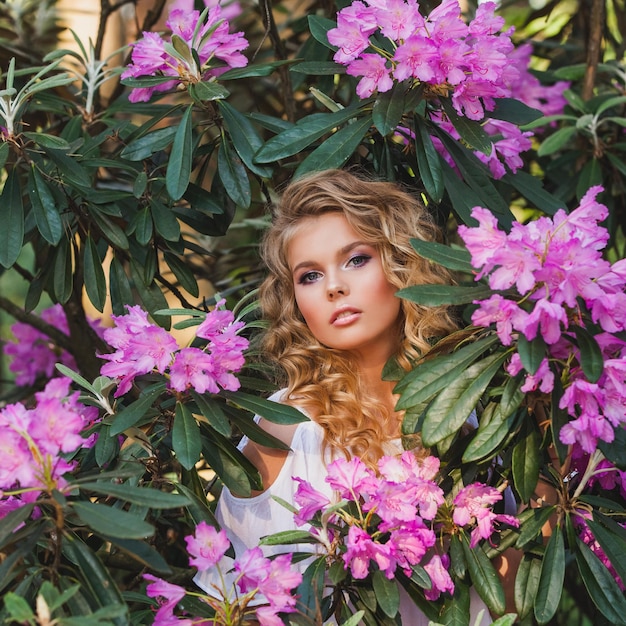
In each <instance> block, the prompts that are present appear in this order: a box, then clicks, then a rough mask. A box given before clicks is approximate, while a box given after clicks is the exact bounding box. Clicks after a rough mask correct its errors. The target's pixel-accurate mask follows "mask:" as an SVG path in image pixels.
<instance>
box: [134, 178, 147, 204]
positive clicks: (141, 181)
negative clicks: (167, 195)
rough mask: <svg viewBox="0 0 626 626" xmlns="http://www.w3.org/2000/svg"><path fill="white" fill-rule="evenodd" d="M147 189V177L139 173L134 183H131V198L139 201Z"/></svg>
mask: <svg viewBox="0 0 626 626" xmlns="http://www.w3.org/2000/svg"><path fill="white" fill-rule="evenodd" d="M147 187H148V175H147V174H146V173H145V172H139V173H138V174H137V178H135V182H134V183H133V196H135V198H137V199H139V198H141V196H143V194H144V193H145V191H146V188H147Z"/></svg>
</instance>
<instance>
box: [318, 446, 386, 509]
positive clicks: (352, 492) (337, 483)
mask: <svg viewBox="0 0 626 626" xmlns="http://www.w3.org/2000/svg"><path fill="white" fill-rule="evenodd" d="M326 482H327V483H328V484H329V485H330V486H331V487H332V488H333V489H335V490H336V491H338V492H339V495H340V497H342V498H347V499H354V498H358V497H359V496H360V495H366V494H371V493H373V492H374V491H375V490H376V488H377V487H378V479H377V478H376V476H375V475H374V472H372V470H370V469H369V468H368V467H367V465H365V463H363V461H361V459H359V457H356V456H355V457H352V458H351V459H350V460H349V461H346V460H345V459H337V460H336V461H333V462H332V463H331V464H330V465H329V466H328V476H327V477H326Z"/></svg>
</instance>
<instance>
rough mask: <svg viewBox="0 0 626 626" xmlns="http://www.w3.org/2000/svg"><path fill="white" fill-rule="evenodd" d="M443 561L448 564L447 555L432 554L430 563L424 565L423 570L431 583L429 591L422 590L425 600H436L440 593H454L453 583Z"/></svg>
mask: <svg viewBox="0 0 626 626" xmlns="http://www.w3.org/2000/svg"><path fill="white" fill-rule="evenodd" d="M444 560H445V561H447V562H448V563H449V560H450V559H449V557H448V555H443V556H439V555H438V554H433V556H432V557H431V559H430V561H428V563H426V565H424V569H425V570H426V573H427V574H428V576H429V577H430V580H431V582H432V587H431V588H430V589H424V596H425V597H426V599H427V600H431V601H434V600H437V598H439V596H440V595H441V594H442V593H446V592H447V593H450V594H452V593H454V583H453V582H452V578H451V577H450V573H449V572H448V569H447V564H446V563H444Z"/></svg>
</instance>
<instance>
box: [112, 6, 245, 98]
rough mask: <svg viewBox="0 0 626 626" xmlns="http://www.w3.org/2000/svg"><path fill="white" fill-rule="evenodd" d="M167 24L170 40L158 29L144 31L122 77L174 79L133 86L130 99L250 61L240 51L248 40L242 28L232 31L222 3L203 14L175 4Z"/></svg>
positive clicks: (212, 77) (206, 76)
mask: <svg viewBox="0 0 626 626" xmlns="http://www.w3.org/2000/svg"><path fill="white" fill-rule="evenodd" d="M165 24H166V26H167V28H168V29H169V31H170V32H171V36H170V38H169V40H166V39H164V38H163V37H162V36H161V35H159V34H158V33H152V32H144V33H143V38H142V39H140V40H139V41H138V42H136V43H135V44H133V51H132V55H131V61H132V63H131V64H130V65H128V67H127V68H126V69H125V70H124V72H123V73H122V79H124V78H137V77H140V76H164V77H168V76H170V77H171V78H172V80H171V81H166V82H164V83H161V84H159V85H153V86H150V87H137V88H134V89H133V90H132V91H131V93H130V96H129V100H130V101H131V102H147V101H148V100H149V99H150V97H151V96H152V94H153V93H154V92H155V91H169V90H171V89H173V88H175V87H176V86H177V85H179V84H183V85H186V84H190V83H191V84H193V83H198V82H201V81H208V80H211V79H215V77H217V76H219V75H220V74H222V73H224V72H225V71H226V70H227V69H229V68H233V67H244V66H245V65H247V63H248V59H247V58H246V57H245V56H244V55H243V54H242V53H241V51H242V50H245V49H246V48H247V47H248V41H247V40H246V38H245V37H244V36H243V33H242V32H238V33H230V32H229V29H230V26H229V23H228V21H227V20H226V19H224V18H223V16H222V10H221V8H220V6H219V5H216V6H213V7H210V8H207V9H206V10H205V11H203V12H202V14H200V12H199V11H185V10H183V9H180V8H174V9H173V10H172V11H170V14H169V17H168V19H167V21H166V23H165Z"/></svg>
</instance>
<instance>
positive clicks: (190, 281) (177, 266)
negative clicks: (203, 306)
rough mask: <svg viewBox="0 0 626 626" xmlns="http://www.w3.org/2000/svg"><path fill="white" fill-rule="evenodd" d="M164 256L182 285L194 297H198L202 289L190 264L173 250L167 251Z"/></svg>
mask: <svg viewBox="0 0 626 626" xmlns="http://www.w3.org/2000/svg"><path fill="white" fill-rule="evenodd" d="M163 258H164V260H165V262H166V263H167V265H168V266H169V268H170V269H171V270H172V273H173V274H174V276H176V279H177V280H178V282H179V283H180V286H181V287H182V288H183V289H184V290H185V291H187V292H188V293H189V294H191V295H192V296H193V297H194V298H197V297H198V295H199V294H200V289H199V288H198V283H197V281H196V279H195V277H194V275H193V272H192V271H191V269H190V268H189V266H188V265H186V264H185V263H184V262H183V261H181V260H180V259H179V258H178V257H177V256H176V255H175V254H172V253H171V252H165V253H164V255H163Z"/></svg>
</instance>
